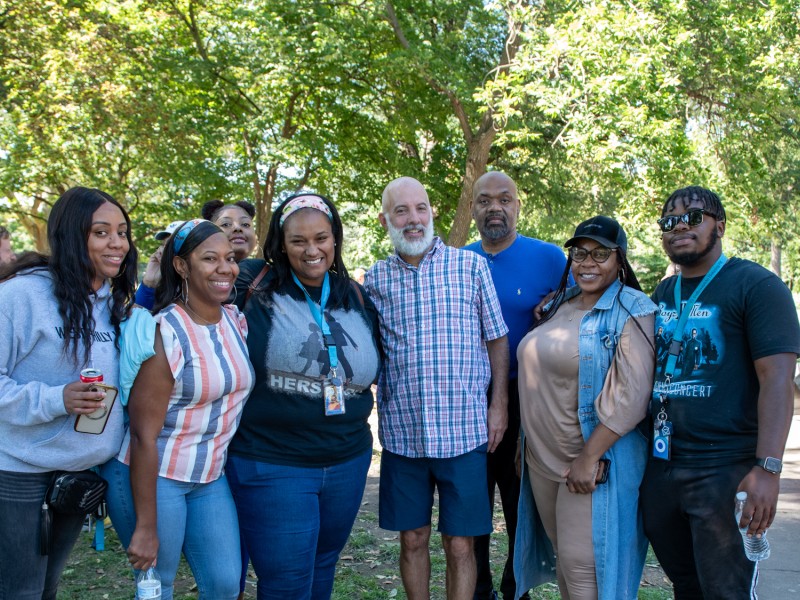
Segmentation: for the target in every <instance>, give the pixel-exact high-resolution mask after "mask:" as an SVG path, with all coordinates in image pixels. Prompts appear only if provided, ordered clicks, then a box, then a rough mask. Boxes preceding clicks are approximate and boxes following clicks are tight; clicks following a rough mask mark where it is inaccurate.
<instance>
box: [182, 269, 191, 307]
mask: <svg viewBox="0 0 800 600" xmlns="http://www.w3.org/2000/svg"><path fill="white" fill-rule="evenodd" d="M181 300H183V303H184V304H189V277H188V276H187V277H184V278H183V281H182V282H181Z"/></svg>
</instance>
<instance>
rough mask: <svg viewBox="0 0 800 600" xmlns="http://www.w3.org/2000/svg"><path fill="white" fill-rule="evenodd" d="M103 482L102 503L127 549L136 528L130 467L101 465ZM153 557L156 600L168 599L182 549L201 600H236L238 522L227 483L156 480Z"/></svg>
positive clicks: (170, 595)
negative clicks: (105, 485) (157, 582)
mask: <svg viewBox="0 0 800 600" xmlns="http://www.w3.org/2000/svg"><path fill="white" fill-rule="evenodd" d="M101 474H102V476H103V477H105V479H106V480H107V481H108V492H107V494H106V502H107V503H108V512H109V515H110V516H111V521H112V522H113V523H114V529H116V530H117V534H118V535H119V539H120V541H121V542H122V545H123V546H124V547H126V548H127V547H128V544H130V541H131V537H132V536H133V530H134V528H135V527H136V511H135V510H134V506H133V495H132V493H131V482H130V469H129V468H128V466H127V465H125V464H123V463H121V462H120V461H118V460H116V459H111V460H110V461H109V462H108V463H106V464H105V465H103V467H102V469H101ZM156 494H157V503H158V506H157V510H158V541H159V548H158V560H157V564H156V570H157V571H158V574H159V575H160V576H161V594H162V595H161V598H162V600H172V584H173V582H174V580H175V574H176V573H177V571H178V563H179V562H180V558H181V551H183V555H184V556H185V557H186V561H187V562H188V563H189V567H191V569H192V574H193V575H194V578H195V581H196V582H197V588H198V591H199V597H200V598H201V599H202V600H205V599H208V600H225V599H231V600H233V599H235V598H236V597H237V596H238V595H239V573H240V572H241V565H242V563H241V556H240V550H239V523H238V521H237V519H236V507H235V505H234V504H233V498H232V497H231V492H230V488H229V487H228V482H227V480H226V479H225V476H224V475H223V476H222V477H220V478H219V479H217V480H216V481H212V482H211V483H186V482H183V481H175V480H172V479H166V478H164V477H159V478H158V485H157V490H156Z"/></svg>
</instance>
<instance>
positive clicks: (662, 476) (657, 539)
mask: <svg viewBox="0 0 800 600" xmlns="http://www.w3.org/2000/svg"><path fill="white" fill-rule="evenodd" d="M753 462H754V461H752V460H749V461H745V462H742V463H739V464H732V465H723V466H715V467H693V466H692V467H685V466H676V465H674V464H673V463H671V462H669V461H663V460H656V459H650V462H649V463H648V464H647V471H646V472H645V477H644V481H643V482H642V487H641V507H642V515H643V517H644V531H645V533H646V534H647V537H648V538H649V539H650V543H651V544H652V545H653V551H654V552H655V553H656V557H657V558H658V561H659V562H660V563H661V566H662V567H663V568H664V572H665V573H666V574H667V576H668V577H669V578H670V580H671V581H672V586H673V591H674V594H675V598H677V599H678V600H702V599H705V600H723V599H724V600H749V599H751V598H755V597H756V595H755V586H756V582H757V580H758V567H757V563H754V562H751V561H749V560H748V559H747V556H745V553H744V549H743V547H742V538H741V535H740V534H739V530H738V528H737V527H736V521H735V520H734V518H733V498H734V496H735V495H736V489H737V487H738V486H739V482H740V481H741V480H742V479H743V478H744V476H745V475H747V473H748V472H749V471H750V469H751V468H752V467H753Z"/></svg>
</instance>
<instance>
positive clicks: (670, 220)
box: [658, 208, 717, 233]
mask: <svg viewBox="0 0 800 600" xmlns="http://www.w3.org/2000/svg"><path fill="white" fill-rule="evenodd" d="M703 215H708V216H709V217H713V218H715V219H716V218H717V217H716V215H714V214H713V213H710V212H708V211H705V210H703V209H702V208H693V209H692V210H690V211H689V212H687V213H684V214H682V215H669V216H668V217H663V218H661V219H659V220H658V226H659V227H661V231H663V232H664V233H667V232H669V231H672V230H673V229H675V228H676V227H677V226H678V223H681V222H683V223H685V224H686V225H688V226H689V227H697V226H698V225H700V223H702V222H703Z"/></svg>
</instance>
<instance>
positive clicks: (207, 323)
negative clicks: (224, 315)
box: [183, 302, 217, 325]
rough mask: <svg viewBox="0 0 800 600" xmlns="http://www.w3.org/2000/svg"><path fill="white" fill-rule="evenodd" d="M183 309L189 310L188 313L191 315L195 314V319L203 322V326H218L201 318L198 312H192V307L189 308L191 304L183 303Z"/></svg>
mask: <svg viewBox="0 0 800 600" xmlns="http://www.w3.org/2000/svg"><path fill="white" fill-rule="evenodd" d="M183 307H184V308H185V309H186V310H188V311H189V312H190V313H191V314H193V315H194V316H195V317H197V318H198V319H200V320H201V321H202V323H201V325H216V324H217V323H212V322H211V321H209V320H207V319H204V318H203V317H201V316H200V315H198V314H197V313H196V312H194V311H193V310H192V307H191V306H189V303H188V302H184V303H183Z"/></svg>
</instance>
